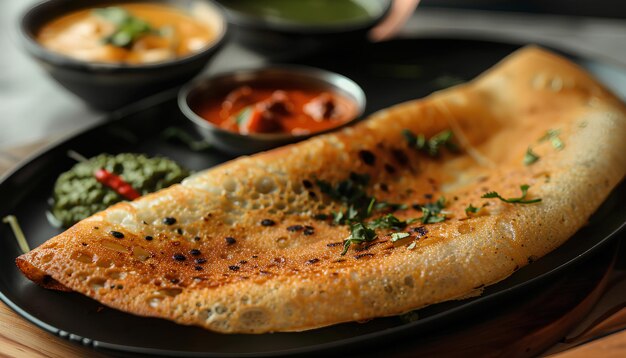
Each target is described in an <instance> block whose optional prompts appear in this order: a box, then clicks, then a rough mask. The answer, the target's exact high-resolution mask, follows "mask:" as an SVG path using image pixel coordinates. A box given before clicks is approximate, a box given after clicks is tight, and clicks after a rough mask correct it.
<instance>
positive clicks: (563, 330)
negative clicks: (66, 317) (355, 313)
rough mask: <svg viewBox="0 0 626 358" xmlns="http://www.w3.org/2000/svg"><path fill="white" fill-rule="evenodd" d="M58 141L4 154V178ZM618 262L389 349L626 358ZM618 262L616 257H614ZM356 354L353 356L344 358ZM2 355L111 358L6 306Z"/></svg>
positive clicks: (1, 314) (625, 291) (625, 277)
mask: <svg viewBox="0 0 626 358" xmlns="http://www.w3.org/2000/svg"><path fill="white" fill-rule="evenodd" d="M52 140H53V139H47V140H41V141H38V142H35V143H32V144H29V145H26V146H20V147H13V148H8V149H5V150H2V151H0V176H1V175H2V174H3V173H6V172H7V171H8V170H10V168H11V167H13V166H15V165H16V164H17V163H18V162H19V161H21V160H23V159H24V158H26V157H27V156H28V155H30V154H31V153H33V152H35V151H37V150H38V149H40V148H42V147H43V146H45V145H46V144H49V143H50V142H51V141H52ZM622 241H623V242H624V244H623V245H621V250H620V251H621V252H618V253H615V254H614V255H612V256H614V257H615V260H616V262H617V264H616V266H613V265H611V264H610V263H609V261H610V260H606V259H604V260H603V261H600V262H599V263H598V262H592V263H589V264H588V266H587V267H582V268H581V269H580V275H576V276H575V277H572V275H569V276H566V277H564V278H561V279H559V280H557V281H555V282H554V283H553V284H552V286H551V287H550V289H546V290H543V291H542V292H541V293H540V294H538V295H537V297H535V296H533V297H532V299H529V300H528V301H524V303H523V304H522V305H520V306H514V307H512V308H511V307H509V308H507V307H504V308H502V310H501V312H498V314H495V315H494V316H495V317H490V318H486V319H483V320H479V321H477V322H475V323H472V324H471V325H469V327H464V328H463V329H456V330H455V329H448V330H443V331H442V332H438V333H435V334H433V335H431V336H429V337H428V339H427V340H426V341H425V342H418V341H416V346H415V348H412V347H408V348H407V347H400V346H398V347H395V348H394V349H388V351H387V353H389V354H387V355H388V356H397V357H410V356H415V355H416V354H419V355H426V356H430V355H434V354H436V355H442V356H449V355H457V356H459V355H460V356H464V355H467V354H470V353H472V354H470V355H472V356H503V355H515V356H532V355H537V354H541V355H552V354H554V355H555V357H559V358H578V357H581V358H582V357H596V356H597V357H626V330H624V328H625V326H626V259H625V258H626V240H622ZM609 257H610V256H609ZM343 355H344V356H350V354H349V352H347V354H343ZM0 356H8V357H64V358H66V357H108V356H109V355H106V354H104V353H101V352H95V351H93V350H91V349H88V348H85V347H82V346H80V345H78V344H76V343H71V342H69V341H67V340H65V339H62V338H59V337H56V336H54V335H52V334H50V333H47V332H45V331H43V330H41V329H40V328H38V327H36V326H35V325H33V324H31V323H30V322H28V321H26V320H25V319H23V318H21V317H20V316H18V315H17V314H16V313H15V312H13V311H12V310H11V309H10V308H8V307H7V306H5V305H4V304H1V303H0Z"/></svg>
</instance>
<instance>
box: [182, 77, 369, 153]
mask: <svg viewBox="0 0 626 358" xmlns="http://www.w3.org/2000/svg"><path fill="white" fill-rule="evenodd" d="M244 85H247V86H250V87H255V86H258V87H265V86H271V87H276V88H281V85H284V86H289V87H290V88H293V87H296V88H297V87H302V88H313V89H322V90H327V91H330V92H333V93H337V94H340V95H342V96H344V97H346V98H349V99H351V100H352V101H354V103H355V104H356V113H355V116H354V118H352V119H350V120H348V121H346V122H345V123H344V124H343V125H340V126H337V127H334V128H331V129H328V130H326V131H320V132H314V133H310V134H306V135H293V134H288V133H276V134H273V133H272V134H269V133H268V134H265V133H259V134H245V135H244V134H239V133H235V132H231V131H228V130H225V129H222V128H220V127H218V126H216V125H214V124H212V123H210V122H209V121H206V120H205V119H203V118H202V117H200V116H199V115H198V114H196V113H195V112H194V110H193V108H196V106H197V105H198V103H201V102H202V101H207V100H210V99H211V98H214V97H221V96H224V95H226V94H227V93H228V92H230V91H232V90H233V89H235V88H237V87H240V86H244ZM178 106H179V107H180V110H181V111H182V112H183V114H184V115H185V116H186V117H187V118H188V119H189V120H190V121H191V122H192V123H193V124H194V126H195V127H196V129H197V131H198V132H199V133H200V134H201V135H202V136H203V137H204V138H205V139H207V140H208V141H209V142H210V143H211V144H213V145H214V146H215V147H217V148H218V149H220V150H222V151H224V152H227V153H231V154H238V155H241V154H250V153H255V152H259V151H262V150H266V149H270V148H274V147H278V146H281V145H284V144H288V143H293V142H296V141H299V140H303V139H306V138H309V137H311V136H313V135H317V134H320V133H326V132H329V131H333V130H336V129H338V128H340V127H343V126H345V125H347V124H350V123H352V122H354V121H355V120H356V119H358V118H359V117H360V116H361V115H362V114H363V111H364V110H365V93H364V92H363V90H362V89H361V87H359V85H357V84H356V83H355V82H354V81H352V80H351V79H349V78H347V77H345V76H342V75H340V74H338V73H334V72H329V71H325V70H321V69H317V68H312V67H304V66H291V65H282V66H273V67H264V68H256V69H244V70H238V71H234V72H228V73H223V74H219V75H216V76H212V77H205V78H200V79H198V80H196V81H194V82H191V83H189V84H187V85H185V86H184V87H183V88H182V89H181V90H180V92H179V95H178Z"/></svg>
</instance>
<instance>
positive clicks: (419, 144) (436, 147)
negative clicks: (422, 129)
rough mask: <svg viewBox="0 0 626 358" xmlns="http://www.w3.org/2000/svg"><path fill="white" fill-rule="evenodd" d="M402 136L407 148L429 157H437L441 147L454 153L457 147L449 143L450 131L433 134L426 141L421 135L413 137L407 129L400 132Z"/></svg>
mask: <svg viewBox="0 0 626 358" xmlns="http://www.w3.org/2000/svg"><path fill="white" fill-rule="evenodd" d="M402 135H403V136H404V138H405V139H406V141H407V143H408V144H409V147H411V148H414V149H417V150H419V151H421V152H424V153H426V154H428V155H429V156H431V157H436V156H438V155H439V151H440V149H441V148H442V147H445V148H447V149H448V150H451V151H456V150H457V149H458V148H457V146H456V145H455V144H454V143H452V141H451V139H452V135H453V133H452V131H451V130H445V131H443V132H440V133H438V134H435V135H434V136H432V137H430V139H428V140H426V137H425V136H424V135H423V134H418V135H415V134H414V133H413V132H411V131H410V130H408V129H404V130H403V131H402Z"/></svg>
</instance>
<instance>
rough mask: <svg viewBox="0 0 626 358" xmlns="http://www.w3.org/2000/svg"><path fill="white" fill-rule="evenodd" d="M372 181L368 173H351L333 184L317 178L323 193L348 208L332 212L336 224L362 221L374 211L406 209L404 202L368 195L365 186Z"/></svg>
mask: <svg viewBox="0 0 626 358" xmlns="http://www.w3.org/2000/svg"><path fill="white" fill-rule="evenodd" d="M369 181H370V176H369V175H368V174H357V173H350V176H349V177H348V178H347V179H345V180H342V181H340V182H339V183H337V184H335V185H332V184H331V183H329V182H327V181H324V180H317V181H316V184H317V186H318V187H319V188H320V191H321V192H322V193H323V194H326V195H328V196H329V197H330V198H332V199H334V200H336V201H339V202H341V203H344V204H346V205H347V208H346V209H345V210H344V211H340V212H337V213H332V215H333V221H334V222H335V223H336V224H349V223H353V222H357V221H362V220H364V219H366V218H368V217H370V216H371V215H372V213H373V212H374V211H382V210H390V211H396V210H399V209H406V208H407V206H406V205H404V204H394V203H388V202H385V201H380V202H379V201H376V198H374V197H372V196H369V195H367V193H366V192H365V188H366V186H367V185H368V183H369Z"/></svg>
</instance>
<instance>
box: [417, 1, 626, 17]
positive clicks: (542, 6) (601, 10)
mask: <svg viewBox="0 0 626 358" xmlns="http://www.w3.org/2000/svg"><path fill="white" fill-rule="evenodd" d="M420 6H423V7H440V8H450V9H473V10H490V11H513V12H527V13H539V14H560V15H574V16H597V17H612V18H622V19H623V18H626V1H622V0H596V1H589V0H422V3H421V5H420Z"/></svg>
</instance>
